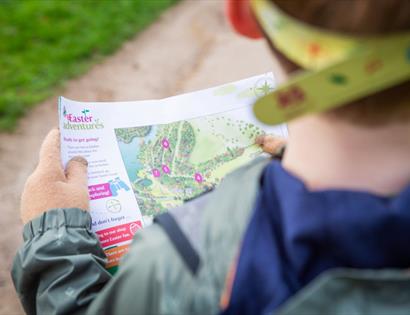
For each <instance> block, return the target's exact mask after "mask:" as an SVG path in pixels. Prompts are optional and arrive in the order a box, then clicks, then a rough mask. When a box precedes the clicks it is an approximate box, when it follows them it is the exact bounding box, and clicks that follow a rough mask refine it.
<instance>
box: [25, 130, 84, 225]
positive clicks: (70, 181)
mask: <svg viewBox="0 0 410 315" xmlns="http://www.w3.org/2000/svg"><path fill="white" fill-rule="evenodd" d="M55 208H80V209H83V210H88V209H89V200H88V185H87V161H86V160H85V159H84V158H82V157H75V158H72V159H71V160H70V161H69V162H68V164H67V168H66V170H65V172H64V169H63V167H62V163H61V159H60V132H59V131H58V130H57V129H53V130H51V131H50V132H49V134H48V135H47V137H46V138H45V140H44V142H43V144H42V146H41V149H40V160H39V163H38V166H37V168H36V169H35V171H34V172H33V174H31V176H30V177H29V178H28V179H27V181H26V184H25V187H24V190H23V194H22V196H21V219H22V220H23V223H27V222H29V221H30V220H32V219H34V218H35V217H37V216H39V215H41V214H42V213H43V212H46V211H47V210H50V209H55Z"/></svg>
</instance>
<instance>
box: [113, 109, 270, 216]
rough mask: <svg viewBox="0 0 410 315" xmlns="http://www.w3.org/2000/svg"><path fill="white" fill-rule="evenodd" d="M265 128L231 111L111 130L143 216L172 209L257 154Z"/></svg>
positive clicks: (198, 193)
mask: <svg viewBox="0 0 410 315" xmlns="http://www.w3.org/2000/svg"><path fill="white" fill-rule="evenodd" d="M263 133H264V131H263V130H262V129H261V128H260V127H258V126H256V125H253V124H251V123H248V122H246V121H243V120H241V119H238V118H237V117H236V118H235V115H231V116H230V115H229V112H227V113H222V114H216V115H211V116H204V117H199V118H194V119H190V120H184V121H178V122H173V123H169V124H163V125H154V126H143V127H133V128H120V129H115V134H116V138H117V141H118V145H119V148H120V151H121V156H122V159H123V161H124V164H125V167H126V170H127V174H128V177H129V179H130V182H131V183H132V188H133V190H134V193H135V197H136V199H137V202H138V206H139V208H140V210H141V212H142V215H143V216H154V215H157V214H159V213H161V212H164V211H165V210H167V209H170V208H173V207H176V206H178V205H180V204H182V203H183V202H184V201H186V200H189V199H192V198H194V197H196V196H198V195H200V194H202V193H204V192H206V191H208V190H210V189H212V188H213V187H214V186H215V185H217V184H218V183H219V182H220V181H221V179H222V178H223V177H224V176H225V175H226V174H227V173H229V172H230V171H232V170H234V169H235V168H237V167H239V166H241V165H243V164H245V163H247V162H249V161H250V160H251V159H253V158H254V157H255V156H257V155H259V154H260V153H261V149H260V148H259V147H257V146H256V145H254V140H255V137H256V136H257V135H259V134H263Z"/></svg>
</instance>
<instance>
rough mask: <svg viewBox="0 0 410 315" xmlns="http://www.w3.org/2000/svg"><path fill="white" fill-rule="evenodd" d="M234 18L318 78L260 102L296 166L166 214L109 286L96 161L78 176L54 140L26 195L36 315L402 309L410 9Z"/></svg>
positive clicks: (230, 180) (290, 6)
mask: <svg viewBox="0 0 410 315" xmlns="http://www.w3.org/2000/svg"><path fill="white" fill-rule="evenodd" d="M227 8H228V16H229V17H230V20H231V21H232V23H233V25H234V27H235V29H236V30H238V31H239V32H240V33H242V34H244V35H247V36H250V37H253V38H255V37H258V36H260V32H261V31H263V32H264V34H265V36H266V38H267V39H268V41H269V43H270V44H271V46H272V48H273V51H274V54H275V55H276V56H277V57H278V59H279V60H280V62H281V64H282V66H283V70H284V72H287V73H290V72H294V71H295V70H301V69H308V70H309V73H308V74H305V75H301V76H296V77H294V78H291V79H290V80H289V81H288V82H287V83H284V84H283V85H282V86H281V87H279V88H278V89H277V90H276V91H274V92H273V94H272V95H268V96H266V97H264V98H263V99H261V100H259V101H258V102H257V103H256V104H255V114H256V116H257V117H258V118H259V119H261V120H262V121H264V122H266V123H272V124H274V123H278V122H280V121H283V120H286V119H293V121H292V122H291V123H290V124H289V128H290V137H289V141H288V145H287V148H286V152H285V154H284V158H283V164H280V163H279V162H277V161H269V160H257V161H255V162H253V163H251V164H250V165H248V166H246V167H244V168H241V169H240V170H238V171H236V172H234V173H232V174H231V175H229V176H228V177H227V178H226V180H225V181H223V182H222V183H221V185H220V186H219V187H218V188H217V189H216V190H215V191H214V192H212V193H209V194H207V195H205V196H203V197H200V198H198V199H197V200H194V201H192V202H189V203H188V204H186V205H185V206H183V207H182V208H180V209H173V210H171V211H170V213H168V214H165V215H161V216H159V217H158V218H157V219H156V224H154V225H153V226H151V227H149V228H147V229H145V230H143V231H142V232H139V233H137V234H136V236H135V239H134V241H133V244H132V245H131V248H130V252H129V254H128V255H127V256H126V257H125V258H124V259H123V261H122V263H121V266H120V270H119V272H118V273H117V274H116V275H115V276H111V275H109V274H108V273H107V272H106V271H105V270H104V255H103V252H102V250H101V247H100V246H99V243H98V240H97V238H96V237H95V235H94V234H92V233H91V232H90V230H89V225H90V216H89V214H88V213H87V212H84V211H82V210H81V209H84V210H86V208H87V198H86V193H85V194H84V192H85V191H86V180H85V179H86V163H85V162H84V160H81V159H77V160H75V161H72V162H71V163H69V165H68V169H67V171H66V174H64V172H63V170H61V167H60V166H59V161H58V157H59V149H58V140H57V139H58V133H57V132H53V133H52V134H51V135H50V136H49V137H48V138H47V139H46V141H45V143H44V145H43V148H42V151H41V154H40V166H39V169H38V171H36V172H35V174H34V175H33V176H34V177H32V178H31V179H29V181H28V184H27V186H26V188H25V191H24V193H23V197H22V216H23V218H24V220H25V222H28V221H29V220H32V221H30V222H28V224H27V225H26V226H25V229H24V237H25V243H24V245H23V247H22V248H21V249H20V251H19V252H18V254H17V255H16V259H15V262H14V266H13V279H14V283H15V285H16V289H17V291H18V292H19V296H20V298H21V300H22V303H23V305H24V307H25V310H26V312H28V313H30V314H35V313H36V312H37V313H59V314H71V313H77V312H78V313H85V312H87V313H88V314H131V313H133V314H217V313H218V312H220V311H222V312H223V313H224V314H264V313H271V312H274V311H277V310H278V309H279V307H282V306H283V305H284V303H285V302H287V308H286V306H285V308H284V309H283V312H284V314H286V312H287V313H292V312H293V313H296V314H297V313H300V312H301V311H304V312H308V313H315V312H316V313H329V312H332V313H336V312H337V311H340V310H342V312H343V311H344V312H345V313H346V310H349V311H347V312H349V313H351V312H355V313H360V312H362V313H363V312H367V313H372V310H373V311H374V310H377V311H380V310H382V311H383V313H386V314H390V313H393V312H400V305H403V303H405V301H404V300H403V299H401V300H400V303H402V304H400V303H391V301H397V300H395V299H397V298H398V297H400V296H401V295H400V294H396V293H397V292H400V290H402V289H403V288H407V289H408V287H409V286H408V282H409V281H408V276H407V273H406V272H405V271H403V272H402V271H400V269H404V268H408V266H409V265H410V252H409V251H408V250H407V245H408V240H409V239H410V232H409V231H410V229H409V226H410V215H409V214H408V209H409V206H410V186H409V182H410V164H409V163H408V161H409V158H410V136H409V135H410V106H409V104H408V102H409V101H410V95H409V93H410V85H409V82H408V80H409V78H410V69H409V68H410V63H409V59H410V58H409V50H408V47H410V37H409V33H408V31H409V30H410V3H409V2H407V1H397V0H386V1H377V2H374V1H371V0H362V1H357V2H356V1H332V0H320V1H319V0H318V1H284V0H274V1H271V0H253V1H252V7H251V6H250V3H249V1H236V0H232V1H228V2H227ZM301 21H302V22H303V23H306V24H303V23H302V24H301V23H300V22H301ZM310 25H315V26H316V27H315V28H313V29H312V28H311V26H310ZM261 29H262V30H261ZM326 30H331V31H332V33H328V32H327V31H326ZM404 31H407V33H403V32H404ZM340 34H349V35H348V36H347V37H345V36H344V35H340ZM389 34H393V35H394V36H392V37H390V36H388V35H389ZM369 37H372V39H371V40H369V39H368V38H369ZM358 39H360V40H358ZM373 39H375V40H373ZM406 45H407V46H406ZM406 47H407V48H406ZM406 49H407V50H406ZM367 58H369V59H367ZM250 62H251V61H250ZM386 70H389V71H387V72H386ZM282 75H283V74H282ZM312 100H314V101H312ZM341 105H343V106H341ZM338 106H339V107H338ZM326 110H327V111H326ZM302 114H308V115H305V116H303V117H302ZM265 141H266V143H265ZM268 141H271V139H262V140H259V142H261V143H262V145H264V146H267V145H268V143H267V142H268ZM39 182H41V183H44V185H42V187H38V183H39ZM73 194H74V195H75V196H77V197H78V198H79V199H81V200H82V202H80V201H79V200H73V198H71V196H72V195H73ZM56 196H57V197H56ZM38 215H40V217H37V218H36V216H38ZM335 268H353V269H354V270H346V269H343V270H341V271H339V272H338V273H337V272H336V273H334V272H333V271H332V270H333V269H335ZM386 268H394V269H397V270H396V271H391V272H390V273H389V272H386V271H384V269H386ZM369 269H371V270H372V271H369ZM373 270H375V271H373ZM377 270H380V271H377ZM322 274H323V275H325V276H327V278H325V280H326V281H322V280H320V279H321V278H319V280H315V279H316V277H318V276H319V275H322ZM329 279H330V280H332V281H327V280H329ZM368 283H369V285H368ZM308 284H310V285H311V286H312V288H313V289H311V290H309V286H307V285H308ZM333 284H335V285H333ZM406 285H407V286H406ZM378 286H381V287H383V288H385V291H377V290H374V288H375V287H378ZM368 289H370V290H371V291H369V290H368ZM305 290H308V291H306V293H305V294H304V292H305ZM318 292H319V293H321V294H322V295H320V296H319V298H318V297H317V293H318ZM350 292H353V294H354V295H353V297H354V298H349V297H350V296H349V293H350ZM369 292H371V293H372V294H371V295H370V296H369ZM378 292H380V293H379V296H378V295H377V294H378ZM296 293H298V295H297V296H296V297H295V298H292V297H293V296H294V295H295V294H296ZM315 293H316V295H315ZM330 293H334V294H333V295H330V298H331V299H332V300H331V302H332V303H329V299H328V298H329V294H330ZM326 294H327V296H326ZM315 297H316V298H315ZM364 297H365V298H366V299H364ZM326 298H327V299H326ZM389 303H390V304H389ZM406 305H407V304H406ZM375 307H377V308H375Z"/></svg>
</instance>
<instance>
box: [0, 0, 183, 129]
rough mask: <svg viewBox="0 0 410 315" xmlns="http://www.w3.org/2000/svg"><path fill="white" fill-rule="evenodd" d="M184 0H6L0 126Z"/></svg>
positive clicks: (0, 47) (1, 13) (0, 25)
mask: <svg viewBox="0 0 410 315" xmlns="http://www.w3.org/2000/svg"><path fill="white" fill-rule="evenodd" d="M177 1H178V0H25V1H23V0H0V131H5V130H9V131H10V130H13V128H14V127H15V125H16V122H17V119H18V118H19V117H20V116H22V115H23V114H24V113H25V112H26V111H27V109H29V108H30V107H32V106H33V105H35V104H36V103H38V102H41V101H42V100H44V99H46V98H47V97H49V96H51V95H52V94H53V93H55V89H56V88H58V87H59V86H61V85H62V84H63V82H64V81H65V80H67V79H69V78H72V77H74V76H77V75H79V74H81V73H84V72H85V71H86V70H87V69H89V68H90V66H91V65H92V64H94V63H96V62H98V61H100V60H101V58H102V57H103V56H106V55H108V54H110V53H112V52H114V51H115V50H116V49H117V48H118V47H119V46H120V45H121V44H122V43H123V42H124V40H126V39H128V38H130V37H132V36H133V35H135V34H136V33H138V32H139V31H141V30H142V29H144V28H145V27H146V26H147V25H149V24H150V23H151V22H152V21H154V20H155V19H156V18H157V17H158V16H159V14H160V13H161V12H162V11H163V10H164V9H166V8H168V7H169V6H170V5H172V4H173V3H175V2H177Z"/></svg>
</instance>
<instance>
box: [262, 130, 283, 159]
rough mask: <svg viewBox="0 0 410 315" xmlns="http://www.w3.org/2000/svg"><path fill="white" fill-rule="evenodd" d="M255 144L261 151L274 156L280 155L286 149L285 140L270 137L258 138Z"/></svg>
mask: <svg viewBox="0 0 410 315" xmlns="http://www.w3.org/2000/svg"><path fill="white" fill-rule="evenodd" d="M255 143H256V144H258V145H260V146H261V148H262V150H263V151H265V152H266V153H269V154H271V155H274V156H277V155H281V154H282V153H283V150H284V148H285V147H286V140H285V139H283V138H281V137H276V136H272V135H261V136H258V137H257V138H256V140H255Z"/></svg>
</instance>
